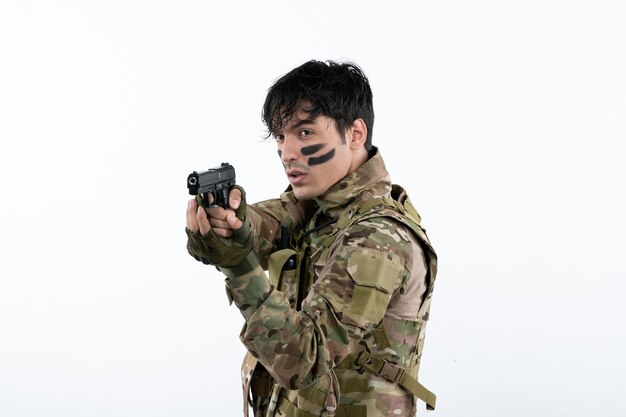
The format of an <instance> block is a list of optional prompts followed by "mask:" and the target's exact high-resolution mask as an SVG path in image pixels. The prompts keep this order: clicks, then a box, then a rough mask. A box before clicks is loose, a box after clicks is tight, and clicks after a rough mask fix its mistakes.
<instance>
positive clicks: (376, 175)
mask: <svg viewBox="0 0 626 417" xmlns="http://www.w3.org/2000/svg"><path fill="white" fill-rule="evenodd" d="M372 153H373V155H372V157H370V159H368V160H367V162H365V163H364V164H363V165H361V166H360V167H359V168H357V169H356V170H355V171H354V172H352V173H351V174H349V175H347V176H346V177H344V178H343V179H342V180H340V181H339V182H337V183H335V184H334V185H332V186H331V187H330V188H329V189H328V190H326V192H324V193H323V194H321V195H320V196H318V197H317V198H315V202H316V203H317V204H318V206H319V207H320V209H321V210H322V212H323V213H324V215H325V216H326V217H328V218H329V219H334V218H336V217H338V216H339V215H340V214H341V213H342V212H343V210H344V209H345V208H346V207H348V206H349V205H351V204H352V203H354V202H355V201H357V200H369V199H371V198H375V197H389V195H390V194H391V178H390V176H389V173H388V172H387V168H386V167H385V162H384V161H383V158H382V156H381V154H380V152H379V151H378V148H376V147H374V148H373V151H372Z"/></svg>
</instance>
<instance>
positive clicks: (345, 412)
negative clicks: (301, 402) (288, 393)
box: [276, 395, 367, 417]
mask: <svg viewBox="0 0 626 417" xmlns="http://www.w3.org/2000/svg"><path fill="white" fill-rule="evenodd" d="M276 408H277V409H278V410H280V411H281V412H282V413H283V414H285V415H286V416H287V417H319V416H316V415H315V414H311V413H309V412H308V411H304V410H301V409H300V408H298V407H297V406H296V405H295V404H293V403H292V402H291V401H289V400H288V399H287V398H285V397H283V396H282V395H281V396H280V397H279V398H278V402H277V404H276ZM324 415H326V414H324V413H322V417H323V416H324ZM335 417H367V407H366V406H364V405H340V406H339V407H337V412H336V414H335Z"/></svg>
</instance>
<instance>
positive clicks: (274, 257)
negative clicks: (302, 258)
mask: <svg viewBox="0 0 626 417" xmlns="http://www.w3.org/2000/svg"><path fill="white" fill-rule="evenodd" d="M267 265H268V272H269V279H270V283H271V284H272V285H273V286H274V288H276V289H277V290H278V291H280V292H282V293H283V294H285V297H287V299H288V300H289V304H290V305H291V307H292V308H293V307H294V306H295V305H296V299H297V297H298V263H297V255H296V251H295V250H293V249H289V248H287V249H280V250H277V251H276V252H274V253H272V254H271V255H270V256H269V258H268V260H267Z"/></svg>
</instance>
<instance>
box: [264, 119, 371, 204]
mask: <svg viewBox="0 0 626 417" xmlns="http://www.w3.org/2000/svg"><path fill="white" fill-rule="evenodd" d="M359 137H360V134H359V133H358V132H357V134H356V135H355V132H354V131H353V129H352V128H351V129H348V131H347V132H346V133H345V135H343V136H342V135H341V134H339V131H338V130H337V125H336V123H335V121H334V120H333V119H331V118H329V117H326V116H318V117H316V118H315V119H313V120H309V119H308V114H307V113H306V112H304V111H302V110H300V111H298V112H297V113H295V114H294V116H293V117H292V118H291V120H289V121H288V122H287V123H286V125H285V126H283V130H281V131H279V132H275V134H274V138H275V139H276V143H277V145H278V156H279V157H280V159H281V161H282V163H283V166H284V167H285V173H286V174H287V178H288V179H289V182H290V183H291V186H292V188H293V192H294V194H295V196H296V197H297V198H298V199H300V200H309V199H312V198H315V197H317V196H319V195H321V194H322V193H324V192H325V191H326V190H328V188H330V187H331V186H332V185H333V184H335V183H336V182H338V181H339V180H341V179H342V178H344V177H345V176H346V175H348V174H350V173H351V172H352V171H354V170H355V169H356V168H358V167H359V166H360V164H361V163H363V162H364V160H365V159H367V156H365V157H363V154H365V155H367V152H366V151H365V147H364V146H363V145H362V142H361V143H359V142H360V141H359ZM355 138H356V139H357V140H356V142H355ZM359 145H360V148H362V149H360V148H359Z"/></svg>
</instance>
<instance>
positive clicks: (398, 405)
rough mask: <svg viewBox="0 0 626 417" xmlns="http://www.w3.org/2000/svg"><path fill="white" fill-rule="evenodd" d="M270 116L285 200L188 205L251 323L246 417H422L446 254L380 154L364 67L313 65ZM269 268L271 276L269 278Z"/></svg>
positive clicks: (199, 235)
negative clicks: (427, 348) (433, 308)
mask: <svg viewBox="0 0 626 417" xmlns="http://www.w3.org/2000/svg"><path fill="white" fill-rule="evenodd" d="M263 120H264V122H265V124H266V125H267V128H268V131H269V134H270V135H272V136H273V137H274V138H275V140H276V144H277V147H278V156H279V157H280V160H281V163H282V164H283V166H284V169H285V173H286V174H287V178H288V180H289V183H290V186H289V188H288V189H287V191H286V192H285V193H283V194H282V195H281V196H280V198H279V199H273V200H268V201H264V202H260V203H257V204H254V205H246V202H245V194H244V193H243V189H241V188H240V187H239V186H236V187H235V188H233V189H232V190H231V193H230V202H229V204H230V207H231V208H232V210H224V209H222V208H204V207H199V206H198V204H199V203H201V202H202V200H201V199H198V200H190V201H189V205H188V209H187V234H188V238H189V239H188V245H187V249H188V251H189V253H190V254H191V255H192V256H194V258H196V259H197V260H200V261H202V262H204V263H207V264H212V265H216V266H217V267H218V268H219V269H220V270H221V271H222V272H223V273H224V274H225V275H226V288H227V291H228V294H229V296H230V298H231V301H234V302H235V305H236V306H237V307H238V308H239V309H240V311H241V313H242V315H243V317H244V319H245V325H244V327H243V330H242V331H241V335H240V338H241V341H242V342H243V344H244V345H245V346H246V348H247V350H248V354H247V356H246V358H245V360H244V363H243V366H242V371H243V386H244V415H246V416H247V415H248V408H249V406H251V407H252V409H253V410H254V415H255V416H256V417H260V416H268V417H272V416H294V417H296V416H297V417H309V416H341V417H379V416H381V417H382V416H396V417H405V416H414V415H415V413H416V398H419V399H421V400H423V401H425V402H426V404H427V408H429V409H433V408H434V405H435V396H434V395H433V394H432V393H431V392H429V391H428V390H427V389H425V388H424V387H423V386H422V385H421V384H420V383H418V382H417V373H418V368H419V364H420V359H421V353H422V347H423V341H424V331H425V326H426V321H427V320H428V311H429V307H430V299H431V294H432V290H433V284H434V280H435V274H436V255H435V252H434V250H433V248H432V246H431V244H430V243H429V241H428V238H427V236H426V233H425V232H424V230H423V229H422V228H421V227H420V226H419V222H420V218H419V215H418V214H417V212H416V211H415V209H414V208H413V206H412V205H411V203H410V201H409V199H408V198H407V195H406V193H405V192H404V190H403V189H402V188H401V187H399V186H397V185H392V183H391V181H390V177H389V174H388V173H387V170H386V169H385V164H384V163H383V159H382V156H381V154H380V152H379V151H378V149H377V148H376V147H374V146H372V126H373V123H374V111H373V106H372V92H371V89H370V86H369V82H368V80H367V78H366V76H365V75H364V74H363V72H362V71H361V70H360V69H359V68H358V67H357V66H356V65H353V64H349V63H337V62H331V61H329V62H319V61H310V62H307V63H305V64H303V65H301V66H299V67H298V68H295V69H294V70H292V71H291V72H289V73H288V74H286V75H284V76H283V77H282V78H280V79H279V80H278V81H276V83H275V84H274V85H273V86H272V87H271V88H270V89H269V91H268V94H267V98H266V101H265V104H264V106H263ZM266 270H267V271H269V274H268V275H266V273H265V271H266Z"/></svg>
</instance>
